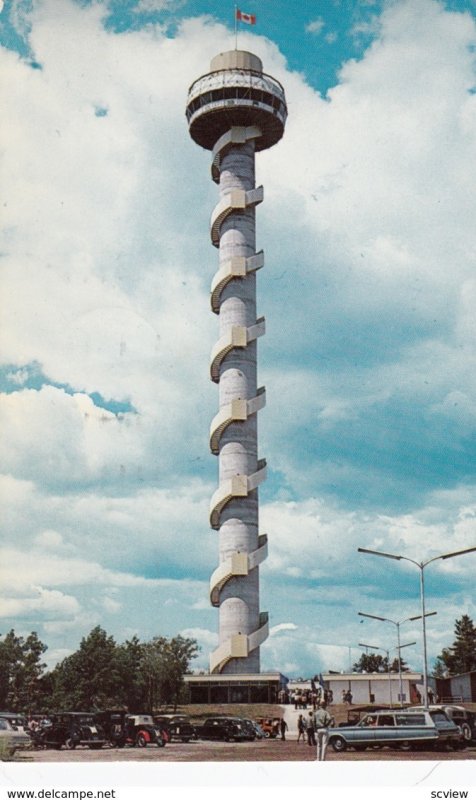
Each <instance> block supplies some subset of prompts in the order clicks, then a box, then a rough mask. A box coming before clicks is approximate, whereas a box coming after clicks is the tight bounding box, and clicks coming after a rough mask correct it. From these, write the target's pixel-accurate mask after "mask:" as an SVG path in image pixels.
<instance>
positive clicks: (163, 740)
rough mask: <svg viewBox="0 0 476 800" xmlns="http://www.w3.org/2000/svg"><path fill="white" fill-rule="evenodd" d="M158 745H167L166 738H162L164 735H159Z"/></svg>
mask: <svg viewBox="0 0 476 800" xmlns="http://www.w3.org/2000/svg"><path fill="white" fill-rule="evenodd" d="M156 744H157V747H165V739H162V736H157V742H156Z"/></svg>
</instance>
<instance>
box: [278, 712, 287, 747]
mask: <svg viewBox="0 0 476 800" xmlns="http://www.w3.org/2000/svg"><path fill="white" fill-rule="evenodd" d="M279 729H280V731H281V741H283V742H285V741H286V731H287V729H288V724H287V722H286V720H285V719H284V717H282V719H281V722H280V723H279Z"/></svg>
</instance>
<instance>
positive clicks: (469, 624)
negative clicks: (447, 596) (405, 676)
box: [433, 614, 476, 677]
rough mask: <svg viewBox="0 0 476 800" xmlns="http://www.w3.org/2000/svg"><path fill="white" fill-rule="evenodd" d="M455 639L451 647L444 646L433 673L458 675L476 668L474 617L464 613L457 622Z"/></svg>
mask: <svg viewBox="0 0 476 800" xmlns="http://www.w3.org/2000/svg"><path fill="white" fill-rule="evenodd" d="M455 636H456V638H455V640H454V642H453V644H452V646H451V647H444V648H443V650H442V652H441V653H440V655H439V656H438V657H437V659H436V663H435V667H434V670H433V674H434V675H435V676H436V677H442V676H443V675H445V674H449V675H458V674H460V673H461V672H471V671H472V670H475V669H476V628H475V626H474V623H473V621H472V619H471V618H470V617H469V616H468V615H467V614H463V616H462V617H461V618H460V619H457V620H456V622H455Z"/></svg>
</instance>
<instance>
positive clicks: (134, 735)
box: [124, 714, 169, 747]
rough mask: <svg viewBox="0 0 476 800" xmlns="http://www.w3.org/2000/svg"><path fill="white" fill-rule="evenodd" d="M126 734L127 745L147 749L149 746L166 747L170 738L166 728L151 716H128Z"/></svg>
mask: <svg viewBox="0 0 476 800" xmlns="http://www.w3.org/2000/svg"><path fill="white" fill-rule="evenodd" d="M124 734H125V744H132V745H133V746H137V747H147V745H148V744H156V745H157V747H165V745H166V743H167V741H168V738H169V737H168V735H167V731H166V729H165V727H164V726H162V725H160V724H157V723H155V722H154V718H153V717H152V715H151V714H129V715H127V716H126V719H125V725H124Z"/></svg>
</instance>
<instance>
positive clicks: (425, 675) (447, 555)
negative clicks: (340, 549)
mask: <svg viewBox="0 0 476 800" xmlns="http://www.w3.org/2000/svg"><path fill="white" fill-rule="evenodd" d="M357 551H358V552H359V553H369V554H370V555H372V556H382V558H393V559H394V560H395V561H409V562H410V563H411V564H415V566H416V567H418V569H419V570H420V601H421V619H422V633H423V694H424V701H423V702H424V707H425V708H426V709H427V708H428V660H427V652H426V625H425V617H426V616H427V615H426V614H425V578H424V570H425V567H427V566H428V564H432V563H433V561H439V560H440V559H441V560H442V561H445V560H446V559H448V558H454V557H455V556H462V555H465V553H474V552H475V551H476V547H468V548H466V550H457V551H455V552H454V553H443V554H442V555H440V556H434V558H429V559H428V561H414V560H413V558H408V556H397V555H394V554H393V553H381V552H380V551H379V550H367V549H366V548H365V547H358V548H357Z"/></svg>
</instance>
